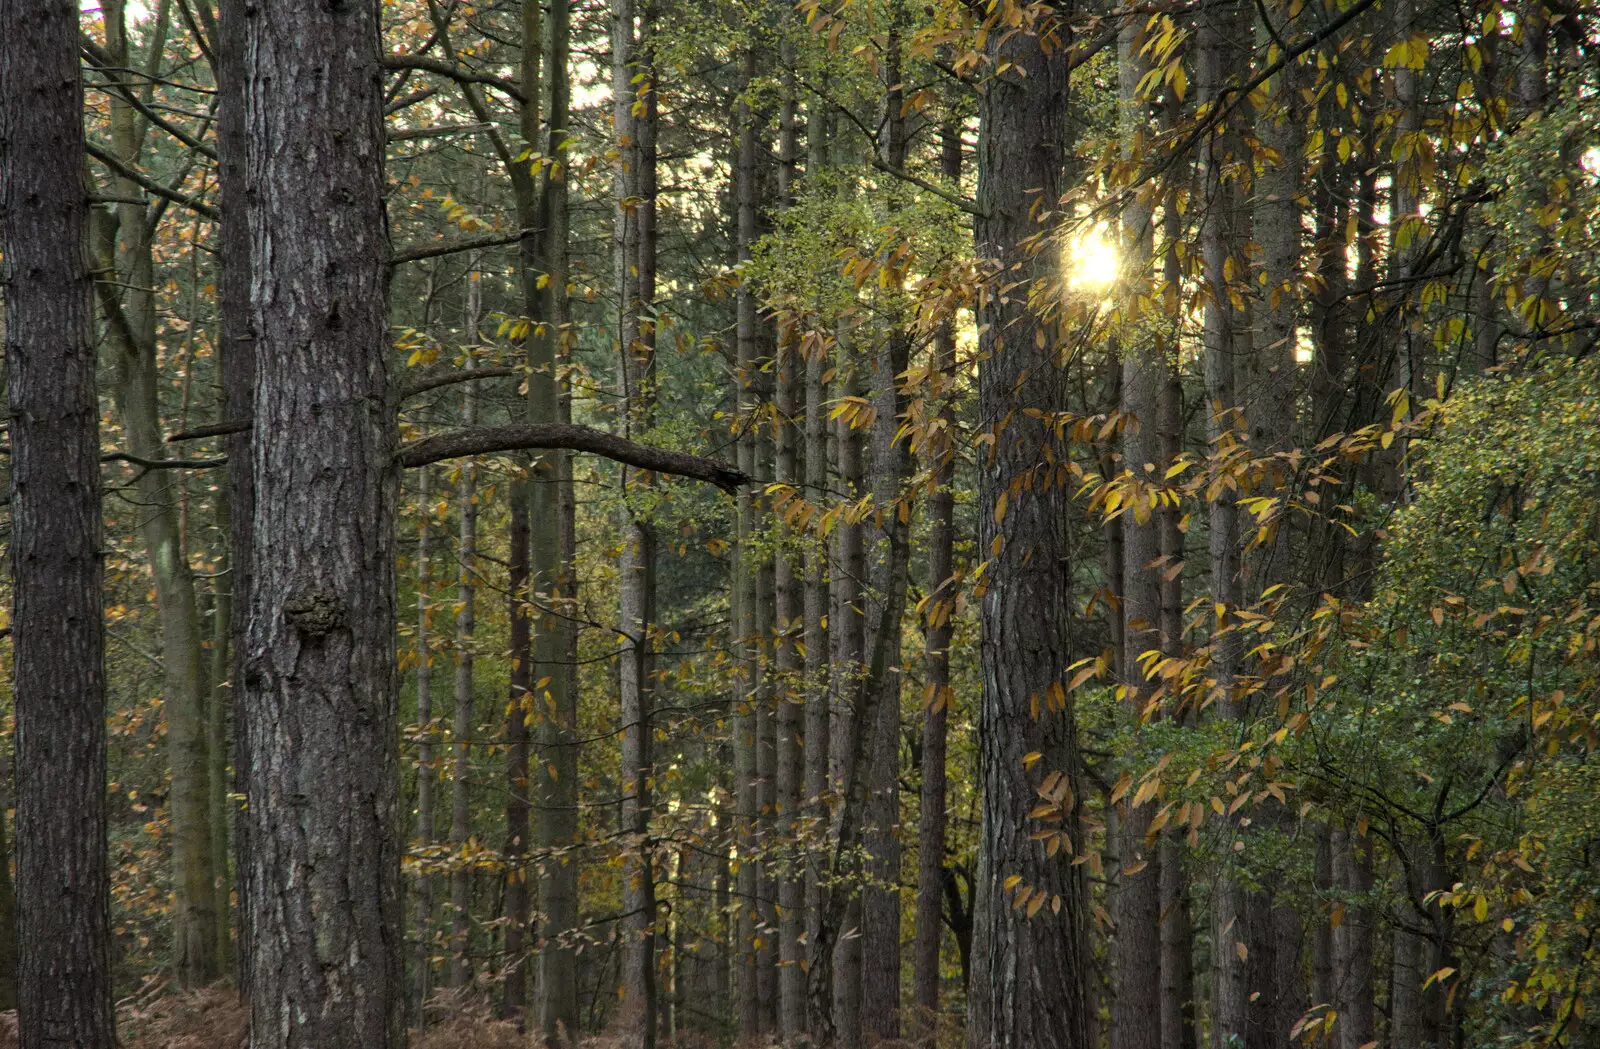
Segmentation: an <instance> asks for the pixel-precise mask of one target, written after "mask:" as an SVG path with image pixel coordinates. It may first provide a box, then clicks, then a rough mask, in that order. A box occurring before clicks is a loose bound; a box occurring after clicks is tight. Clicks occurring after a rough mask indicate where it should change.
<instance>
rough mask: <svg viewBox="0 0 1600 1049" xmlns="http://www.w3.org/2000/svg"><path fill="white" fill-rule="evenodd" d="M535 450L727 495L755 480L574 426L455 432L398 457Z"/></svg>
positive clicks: (424, 459)
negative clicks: (591, 459) (700, 484)
mask: <svg viewBox="0 0 1600 1049" xmlns="http://www.w3.org/2000/svg"><path fill="white" fill-rule="evenodd" d="M532 448H566V449H570V450H571V451H575V452H590V453H592V454H594V455H599V456H602V457H604V458H606V459H611V460H614V461H616V462H619V463H626V464H627V465H629V466H633V467H636V468H638V469H640V470H651V471H654V472H656V473H663V474H672V475H675V476H677V477H688V478H690V479H692V480H696V481H705V482H707V483H709V484H714V485H716V486H717V487H718V488H721V489H722V490H724V491H732V490H733V489H735V488H738V487H739V486H740V485H743V484H748V483H749V481H750V478H749V477H747V476H745V474H743V473H741V472H740V471H739V470H738V468H737V467H734V466H731V465H729V464H728V463H724V462H720V461H718V460H716V459H707V458H705V457H703V456H699V455H690V454H688V453H687V452H669V451H667V450H665V449H662V448H652V447H650V446H649V445H644V444H638V443H636V442H634V441H630V440H627V439H626V438H623V437H618V436H616V435H615V434H609V433H605V432H604V431H601V430H596V429H593V428H591V427H588V426H576V425H572V424H570V423H521V424H512V425H508V426H474V427H470V428H468V429H465V430H452V431H450V432H448V433H441V434H438V435H436V436H433V437H426V438H424V439H422V440H420V441H414V442H412V443H411V444H408V445H405V446H404V447H402V448H401V449H400V450H399V451H398V452H397V453H396V455H395V457H396V458H397V459H398V460H399V462H400V465H401V466H407V467H411V466H426V465H428V464H429V463H436V462H439V461H440V460H441V459H455V458H458V457H460V456H464V455H488V454H492V453H494V452H514V451H523V450H526V449H532Z"/></svg>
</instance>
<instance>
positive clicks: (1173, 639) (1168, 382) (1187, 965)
mask: <svg viewBox="0 0 1600 1049" xmlns="http://www.w3.org/2000/svg"><path fill="white" fill-rule="evenodd" d="M1182 106H1183V103H1182V100H1181V99H1179V98H1178V97H1177V95H1176V94H1175V93H1174V92H1172V91H1171V90H1170V88H1169V90H1168V93H1167V99H1166V106H1165V113H1164V116H1165V121H1166V125H1167V126H1169V127H1172V126H1176V124H1177V123H1178V120H1179V118H1180V115H1181V113H1182ZM1187 188H1188V187H1187V186H1186V185H1185V184H1183V183H1182V182H1179V183H1177V184H1176V185H1174V186H1173V187H1172V189H1171V191H1170V193H1169V194H1168V196H1167V198H1166V199H1165V201H1164V202H1163V216H1162V229H1163V241H1164V243H1163V244H1162V247H1161V266H1162V292H1163V295H1162V297H1163V298H1164V297H1165V295H1166V293H1167V292H1166V289H1169V288H1170V289H1172V291H1173V292H1174V293H1176V292H1178V290H1179V288H1180V286H1181V282H1182V276H1183V267H1182V260H1181V259H1180V257H1179V254H1178V253H1179V250H1180V248H1179V244H1180V242H1181V240H1182V238H1184V237H1185V236H1186V232H1187V231H1186V222H1185V218H1184V215H1183V213H1182V211H1181V210H1180V207H1179V204H1180V196H1181V194H1183V193H1184V192H1186V190H1187ZM1168 322H1169V324H1170V327H1168V328H1167V340H1168V341H1167V342H1166V343H1165V344H1164V345H1163V346H1162V349H1163V351H1164V352H1163V353H1162V357H1163V359H1164V363H1165V365H1166V367H1165V369H1164V375H1163V377H1162V379H1161V380H1160V382H1161V388H1160V391H1159V393H1158V394H1157V398H1156V422H1155V425H1156V439H1157V448H1158V451H1159V456H1160V458H1158V459H1157V460H1156V461H1157V463H1158V464H1159V469H1158V470H1157V472H1158V473H1159V474H1160V475H1161V477H1165V475H1166V470H1167V468H1168V467H1170V465H1171V464H1172V463H1173V462H1174V461H1176V460H1177V458H1178V453H1179V451H1181V449H1182V446H1183V436H1184V434H1183V431H1184V410H1183V408H1184V405H1183V374H1182V371H1181V367H1180V365H1179V361H1178V347H1179V342H1180V338H1181V336H1180V330H1179V329H1180V325H1181V324H1182V323H1183V320H1182V318H1181V316H1172V317H1170V318H1168ZM1155 518H1156V533H1157V543H1158V546H1159V548H1160V564H1161V570H1160V571H1159V572H1158V573H1157V575H1158V582H1157V585H1158V586H1159V588H1160V599H1161V618H1160V644H1161V651H1162V653H1163V654H1165V655H1167V656H1169V657H1173V658H1178V657H1181V656H1182V655H1183V654H1184V612H1185V601H1184V585H1183V577H1182V575H1181V568H1182V566H1183V563H1184V531H1183V528H1182V513H1181V511H1180V509H1179V508H1178V507H1175V506H1171V505H1164V506H1162V507H1161V508H1160V509H1158V510H1157V511H1156V513H1155ZM1167 716H1168V717H1170V718H1172V719H1173V720H1175V721H1177V722H1179V723H1180V724H1183V723H1191V724H1192V723H1193V721H1194V714H1193V712H1191V711H1189V710H1186V709H1184V708H1183V707H1181V706H1180V707H1175V708H1174V709H1173V710H1171V711H1169V712H1168V713H1167ZM1184 837H1185V833H1184V831H1183V830H1182V829H1180V828H1177V827H1170V828H1168V829H1167V831H1166V833H1165V834H1164V836H1163V837H1162V839H1161V843H1160V845H1159V849H1160V851H1159V859H1160V862H1161V1049H1195V1046H1196V1040H1197V1032H1196V1023H1195V1006H1194V944H1193V939H1194V926H1193V922H1192V919H1191V916H1190V907H1189V903H1190V892H1189V871H1188V869H1187V868H1186V866H1185V864H1184V855H1185V851H1186V846H1185V845H1184Z"/></svg>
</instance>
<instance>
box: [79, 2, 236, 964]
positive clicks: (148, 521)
mask: <svg viewBox="0 0 1600 1049" xmlns="http://www.w3.org/2000/svg"><path fill="white" fill-rule="evenodd" d="M104 15H105V26H106V49H107V52H108V54H109V55H110V56H111V58H112V60H113V61H114V62H115V63H116V64H117V65H119V66H122V67H125V68H133V67H134V66H135V65H136V63H137V60H136V58H135V56H134V55H133V53H132V48H131V46H130V44H129V41H128V36H127V29H126V19H125V8H124V5H123V4H122V3H121V2H118V0H112V2H111V3H108V4H107V5H106V6H105V10H104ZM165 28H166V27H165V23H164V20H162V19H157V21H156V25H155V29H156V32H155V35H154V36H153V38H152V41H151V44H150V47H151V58H152V61H151V63H149V64H152V65H155V66H159V60H160V55H161V52H162V50H163V48H164V45H165V36H166V34H165ZM153 71H154V70H152V72H153ZM110 106H111V138H112V147H113V148H114V149H115V150H116V153H117V155H118V156H119V157H120V158H121V159H122V160H123V161H124V162H126V163H127V164H129V165H136V164H137V163H138V159H139V154H140V153H141V151H142V141H143V137H144V135H143V131H144V129H143V128H142V127H141V126H140V123H139V118H138V115H137V113H136V111H135V110H134V109H133V108H132V106H131V105H129V104H128V103H127V102H126V101H123V100H121V99H119V98H118V97H117V96H115V95H113V96H112V98H111V103H110ZM112 185H113V188H114V189H115V191H116V192H117V194H118V195H119V196H123V197H128V198H130V199H137V197H138V195H139V193H140V190H139V187H138V186H137V185H135V184H134V183H133V182H132V181H131V180H129V179H126V178H114V179H113V180H112ZM100 214H101V216H102V217H103V221H102V222H101V223H99V224H98V225H100V227H101V232H100V233H99V234H98V235H97V236H95V238H94V240H95V242H96V243H95V249H96V250H95V255H96V264H97V265H98V266H99V267H100V268H101V269H102V270H105V271H107V272H108V274H109V275H111V276H112V278H113V279H109V280H106V281H102V282H100V283H99V284H98V285H97V286H96V292H97V295H98V297H99V299H100V302H101V306H102V309H103V311H104V312H105V314H106V318H107V325H106V329H107V335H108V337H109V338H108V341H109V342H110V344H111V346H112V347H113V349H114V352H115V361H114V371H115V374H116V377H117V387H116V403H117V408H118V414H119V415H120V417H121V420H122V426H123V431H124V433H125V434H126V435H127V441H128V451H129V452H130V453H132V454H133V455H137V456H143V457H145V458H151V459H159V458H162V457H163V455H164V448H163V441H162V436H161V407H160V400H159V397H160V393H159V391H160V382H161V380H160V377H159V376H158V374H157V362H156V352H157V348H156V297H155V290H154V285H155V259H154V254H153V247H154V232H155V231H154V229H153V228H152V226H151V223H150V221H149V216H148V215H147V209H146V206H144V205H141V204H128V203H124V204H119V205H117V211H116V217H115V218H113V217H112V213H111V212H110V211H105V212H102V213H100ZM118 230H120V232H121V237H120V243H117V241H118V240H119V238H118V237H117V231H118ZM117 274H120V275H121V277H120V278H117V277H116V275H117ZM183 483H184V482H183V480H182V475H181V474H179V475H169V474H165V473H163V472H160V471H148V470H147V471H142V472H141V473H140V474H139V476H138V479H137V480H136V481H135V483H134V490H135V493H136V495H137V505H136V507H135V511H136V516H137V520H138V527H139V531H140V533H141V536H142V538H143V540H144V545H145V549H146V552H147V555H148V557H149V560H150V572H151V576H152V579H153V581H154V583H155V593H156V607H157V609H158V611H159V616H160V623H161V653H162V659H161V664H162V670H163V689H162V691H163V698H164V700H165V702H164V704H163V710H164V712H165V714H166V720H167V752H168V757H169V765H170V768H171V776H172V783H171V790H170V792H169V795H168V798H169V801H168V808H169V812H170V813H171V818H172V872H173V874H172V889H173V891H172V902H173V906H172V947H173V951H172V959H173V973H174V976H175V977H176V980H177V983H178V985H179V986H180V987H203V986H205V985H207V984H209V983H211V982H212V981H213V980H215V979H216V978H217V977H219V976H221V975H222V967H223V960H222V957H221V955H220V954H219V952H218V950H217V944H218V935H217V921H218V917H217V909H216V881H217V879H216V874H215V871H214V870H213V867H212V863H213V856H212V849H211V834H212V827H211V818H210V816H211V811H210V772H211V769H210V760H209V756H208V753H207V746H206V744H207V735H206V726H205V714H204V711H205V706H206V700H205V694H204V693H205V664H204V652H203V649H202V645H201V635H200V617H199V611H198V605H197V603H196V600H195V590H194V576H193V573H192V572H191V571H190V568H189V562H188V557H187V553H186V550H185V543H184V535H183V532H182V527H181V522H180V520H179V514H178V495H177V490H178V489H179V488H181V486H182V484H183Z"/></svg>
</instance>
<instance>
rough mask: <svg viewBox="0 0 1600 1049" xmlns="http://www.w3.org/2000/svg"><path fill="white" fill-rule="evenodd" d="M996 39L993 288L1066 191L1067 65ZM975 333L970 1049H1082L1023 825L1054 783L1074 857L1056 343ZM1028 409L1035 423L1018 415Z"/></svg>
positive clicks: (1075, 977) (987, 133)
mask: <svg viewBox="0 0 1600 1049" xmlns="http://www.w3.org/2000/svg"><path fill="white" fill-rule="evenodd" d="M991 39H992V40H993V41H994V42H993V43H992V44H991V45H990V47H991V51H992V52H993V55H994V57H995V58H996V59H997V60H1003V61H1005V62H1008V63H1009V64H1010V66H1011V70H1012V71H1013V72H1011V73H1008V74H1006V75H1002V76H998V77H996V78H995V79H994V80H992V81H991V82H990V83H989V84H988V85H987V90H986V91H985V93H984V95H983V98H982V99H981V101H980V109H979V112H980V120H981V130H980V132H979V141H978V183H979V185H978V199H979V203H980V205H981V207H982V209H983V212H984V214H983V215H982V216H980V217H979V218H978V219H977V221H976V229H975V234H976V242H977V254H978V257H979V259H980V260H982V261H983V262H985V263H986V264H989V265H991V266H995V267H997V272H996V275H995V278H994V279H996V280H997V281H998V282H1000V283H1002V284H1005V285H1011V284H1012V282H1014V281H1016V280H1019V279H1022V280H1027V279H1030V278H1034V277H1043V276H1045V275H1046V272H1047V269H1048V267H1047V265H1046V264H1045V263H1044V262H1043V260H1041V259H1039V258H1036V257H1035V256H1034V255H1033V253H1032V252H1030V251H1029V250H1028V248H1027V246H1026V245H1027V244H1028V243H1029V241H1030V240H1031V239H1032V238H1034V237H1035V236H1036V234H1037V233H1038V232H1039V226H1038V222H1037V220H1036V217H1035V216H1036V214H1037V213H1038V212H1039V211H1040V210H1042V209H1039V208H1038V207H1037V203H1038V201H1040V200H1044V201H1054V200H1056V199H1057V197H1058V195H1059V193H1060V191H1061V188H1062V186H1061V178H1062V173H1063V158H1064V156H1065V155H1066V152H1067V148H1068V146H1069V141H1068V139H1069V135H1070V132H1069V130H1068V124H1067V119H1066V117H1067V73H1068V63H1067V56H1066V53H1065V52H1064V51H1063V50H1062V49H1061V48H1060V47H1059V46H1057V47H1052V48H1049V49H1047V48H1045V47H1044V46H1042V44H1041V40H1040V38H1039V36H1038V35H1036V34H1035V33H1034V32H1028V31H1018V32H1006V33H1004V34H997V36H996V37H994V38H991ZM1013 267H1016V269H1015V270H1013ZM1024 287H1026V285H1024ZM978 326H979V332H980V337H979V354H978V356H979V366H978V369H979V370H978V408H979V413H980V415H981V416H982V418H983V419H985V420H986V421H988V422H987V425H988V426H990V427H991V429H990V431H989V432H990V433H991V434H992V436H993V438H994V444H993V445H992V446H991V447H990V448H988V449H987V450H986V451H985V452H984V453H983V455H981V456H980V458H979V471H978V478H979V483H978V521H979V529H980V534H979V543H978V549H979V550H980V551H982V556H984V557H987V558H988V559H989V560H988V572H987V577H986V579H985V581H984V586H983V587H982V593H981V595H980V598H981V602H982V604H981V612H980V617H981V621H982V636H983V640H982V646H983V648H982V653H981V657H982V658H981V665H982V667H983V694H982V699H981V703H980V706H979V712H978V748H979V766H980V772H979V775H980V780H981V783H982V788H983V812H982V827H981V831H980V837H979V860H978V872H977V876H976V884H975V885H974V887H973V891H974V894H975V900H974V906H973V925H974V929H973V947H972V952H973V958H972V980H971V987H970V989H969V1005H968V1010H969V1011H968V1027H967V1044H968V1045H969V1046H971V1047H972V1049H1079V1047H1082V1046H1085V1045H1087V1044H1088V1032H1089V1026H1090V1017H1089V1015H1088V1006H1087V1002H1088V992H1087V986H1088V964H1089V959H1088V945H1087V928H1086V926H1087V899H1086V895H1085V891H1084V883H1083V877H1082V872H1081V869H1080V868H1078V867H1076V866H1073V865H1071V864H1070V862H1069V861H1068V860H1066V859H1064V858H1062V857H1059V856H1057V857H1050V858H1047V857H1046V855H1045V851H1044V849H1042V848H1041V847H1040V843H1039V842H1038V841H1036V840H1034V839H1033V837H1032V833H1033V828H1034V827H1035V826H1036V824H1035V823H1034V821H1032V820H1031V819H1030V816H1029V813H1030V812H1031V811H1032V810H1033V808H1034V807H1035V805H1037V804H1038V800H1039V796H1038V788H1039V787H1040V786H1041V784H1042V783H1043V781H1044V778H1045V777H1046V776H1047V775H1050V774H1052V773H1060V779H1059V780H1058V783H1065V784H1066V785H1067V786H1068V791H1069V793H1068V794H1064V795H1063V799H1062V800H1063V803H1064V804H1063V806H1062V807H1063V809H1064V810H1065V811H1064V814H1063V818H1062V820H1061V822H1060V823H1059V824H1053V825H1052V827H1053V828H1054V829H1058V830H1060V831H1061V832H1062V833H1064V834H1066V835H1067V836H1068V837H1069V838H1070V839H1071V840H1072V843H1073V846H1074V847H1078V846H1079V845H1081V843H1082V838H1081V835H1080V834H1079V830H1078V818H1077V808H1076V804H1075V798H1076V797H1079V796H1081V791H1080V790H1079V782H1078V780H1079V768H1078V752H1077V751H1078V747H1077V726H1076V723H1075V716H1074V713H1073V709H1072V706H1071V700H1070V698H1069V697H1068V696H1067V694H1066V692H1065V687H1066V681H1065V680H1064V678H1065V671H1066V668H1067V666H1068V665H1069V664H1070V663H1071V661H1072V657H1071V648H1070V639H1071V603H1072V599H1071V596H1070V595H1071V589H1072V573H1071V564H1070V561H1069V557H1070V553H1069V548H1068V544H1067V536H1066V525H1067V520H1068V516H1069V515H1068V503H1069V501H1070V499H1071V494H1072V493H1071V487H1072V485H1071V481H1070V480H1069V479H1068V477H1067V474H1066V470H1065V465H1064V464H1065V461H1066V454H1065V449H1061V448H1059V446H1058V444H1057V442H1056V440H1055V437H1054V434H1053V432H1052V427H1051V425H1050V423H1049V422H1048V421H1046V420H1048V419H1049V418H1051V417H1052V415H1053V413H1056V412H1061V411H1064V410H1065V409H1066V407H1067V401H1066V387H1065V382H1064V377H1063V376H1062V374H1061V372H1060V371H1059V369H1058V368H1057V366H1056V361H1055V359H1054V354H1053V349H1051V348H1050V347H1051V346H1052V340H1051V339H1050V338H1049V337H1048V336H1047V335H1046V334H1044V333H1043V332H1042V330H1041V329H1040V322H1039V320H1038V319H1037V318H1036V317H1035V316H1034V315H1033V314H1032V312H1031V311H1030V310H1029V309H1028V306H1027V296H1026V294H1025V293H1024V292H1023V291H1021V290H1015V291H1012V292H1009V293H1006V294H994V295H990V296H988V297H987V298H985V299H984V300H983V301H982V303H981V304H980V307H979V310H978ZM1036 333H1039V336H1040V337H1039V339H1038V341H1037V343H1036V341H1035V334H1036ZM1018 409H1026V411H1019V410H1018ZM1035 410H1036V411H1038V412H1039V413H1041V415H1042V417H1036V416H1034V415H1032V414H1029V412H1031V411H1035ZM1035 754H1036V755H1038V757H1037V758H1031V757H1030V755H1035ZM1025 759H1027V760H1025ZM1012 878H1016V879H1018V880H1017V881H1015V882H1012V881H1010V879H1012ZM1024 888H1026V890H1027V891H1028V892H1029V895H1030V899H1031V898H1032V897H1033V896H1034V895H1035V894H1037V895H1038V896H1039V898H1040V899H1041V901H1042V902H1041V906H1040V907H1039V908H1037V909H1036V910H1035V912H1034V913H1033V914H1032V915H1031V916H1030V915H1028V914H1027V908H1028V907H1031V906H1032V904H1031V903H1028V904H1026V905H1025V906H1024V907H1022V908H1016V907H1013V904H1014V903H1015V902H1016V901H1015V893H1016V892H1020V891H1022V890H1023V889H1024ZM1057 900H1059V901H1060V904H1059V910H1058V909H1057V904H1056V901H1057Z"/></svg>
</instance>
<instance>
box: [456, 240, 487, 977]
mask: <svg viewBox="0 0 1600 1049" xmlns="http://www.w3.org/2000/svg"><path fill="white" fill-rule="evenodd" d="M480 289H481V283H480V281H479V278H478V274H477V272H476V271H473V272H471V273H469V274H468V275H467V303H466V337H467V346H466V367H467V368H468V369H469V370H470V369H471V368H472V367H473V366H474V363H473V356H474V354H475V353H476V352H477V343H478V312H479V310H480V308H481V307H480V299H479V296H480V294H481V290H480ZM461 421H462V424H463V425H465V426H475V425H477V422H478V384H477V383H475V382H468V383H465V384H464V385H463V395H462V406H461ZM458 476H459V479H458V480H457V482H456V498H457V501H458V503H459V509H458V510H457V513H458V514H459V515H460V518H459V522H460V535H459V538H458V539H457V542H456V607H457V611H456V640H455V649H456V668H455V670H456V673H455V705H454V709H453V711H452V712H453V714H454V724H453V725H452V726H451V737H452V741H453V746H452V749H453V751H454V760H453V762H452V763H451V767H450V845H451V848H452V850H453V852H454V853H455V857H454V859H455V866H454V867H453V868H452V870H451V871H450V987H451V989H452V990H459V989H460V988H463V987H465V986H466V985H467V983H468V982H469V981H470V980H471V979H472V955H471V946H472V872H471V867H470V866H469V864H468V863H467V862H466V859H465V857H466V853H467V846H468V845H469V843H471V841H472V737H473V733H474V732H476V731H477V718H476V716H475V715H476V709H475V708H476V704H475V703H474V702H473V700H474V698H475V697H474V696H473V686H474V684H475V682H474V680H473V671H474V669H475V665H476V658H477V652H476V646H477V639H476V634H477V630H478V565H477V561H478V464H477V463H476V462H473V461H471V460H469V461H467V462H465V463H463V464H461V469H460V474H459V475H458Z"/></svg>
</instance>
